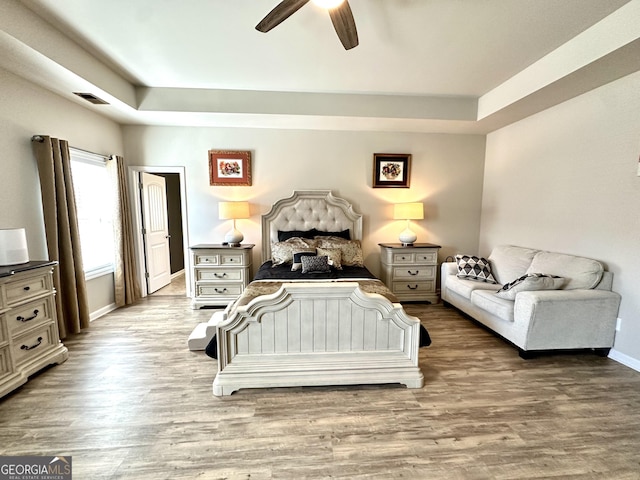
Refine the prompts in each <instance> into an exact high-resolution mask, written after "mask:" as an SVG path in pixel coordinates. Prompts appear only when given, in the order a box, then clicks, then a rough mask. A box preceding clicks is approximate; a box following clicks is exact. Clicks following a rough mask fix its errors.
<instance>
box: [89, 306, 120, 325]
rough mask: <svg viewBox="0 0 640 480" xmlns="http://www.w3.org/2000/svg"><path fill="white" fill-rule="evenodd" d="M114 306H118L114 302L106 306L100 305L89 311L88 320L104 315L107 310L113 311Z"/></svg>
mask: <svg viewBox="0 0 640 480" xmlns="http://www.w3.org/2000/svg"><path fill="white" fill-rule="evenodd" d="M116 308H118V306H117V305H116V304H115V303H112V304H111V305H107V306H106V307H102V308H100V309H98V310H96V311H95V312H91V313H90V314H89V321H90V322H93V321H94V320H96V319H98V318H100V317H102V316H104V315H106V314H107V313H109V312H113V311H114V310H115V309H116Z"/></svg>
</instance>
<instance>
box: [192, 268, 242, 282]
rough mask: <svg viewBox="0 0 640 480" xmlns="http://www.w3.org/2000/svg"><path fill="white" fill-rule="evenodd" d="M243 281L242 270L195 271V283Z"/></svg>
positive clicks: (212, 269) (216, 269)
mask: <svg viewBox="0 0 640 480" xmlns="http://www.w3.org/2000/svg"><path fill="white" fill-rule="evenodd" d="M201 280H204V281H224V282H242V281H244V270H242V269H240V268H209V269H196V282H198V281H201Z"/></svg>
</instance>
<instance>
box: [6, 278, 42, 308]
mask: <svg viewBox="0 0 640 480" xmlns="http://www.w3.org/2000/svg"><path fill="white" fill-rule="evenodd" d="M48 278H50V277H49V274H48V273H44V274H40V275H33V276H30V277H26V278H23V279H21V280H16V281H13V282H7V284H6V286H5V288H6V292H7V304H8V305H9V306H11V305H14V304H16V303H19V302H24V301H26V300H30V299H31V298H34V297H37V296H38V295H41V294H43V293H46V292H49V291H51V288H50V287H49V284H48V282H47V279H48Z"/></svg>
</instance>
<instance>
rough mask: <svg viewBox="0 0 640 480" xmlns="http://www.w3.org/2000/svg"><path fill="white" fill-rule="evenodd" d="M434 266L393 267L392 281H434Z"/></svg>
mask: <svg viewBox="0 0 640 480" xmlns="http://www.w3.org/2000/svg"><path fill="white" fill-rule="evenodd" d="M435 278H436V266H435V265H408V266H406V267H394V269H393V280H403V281H404V280H415V281H418V280H435Z"/></svg>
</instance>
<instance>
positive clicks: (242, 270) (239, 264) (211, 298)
mask: <svg viewBox="0 0 640 480" xmlns="http://www.w3.org/2000/svg"><path fill="white" fill-rule="evenodd" d="M253 247H254V245H252V244H243V245H240V246H239V247H229V246H227V245H221V244H200V245H194V246H192V247H191V262H192V265H193V275H192V278H193V285H192V291H193V299H192V301H191V306H192V308H194V309H196V308H202V307H205V306H226V305H227V304H228V303H229V302H231V301H232V300H235V299H236V298H237V297H238V295H240V294H241V293H242V292H243V290H244V289H245V287H246V286H247V284H248V283H249V282H250V281H251V257H252V252H253Z"/></svg>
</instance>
